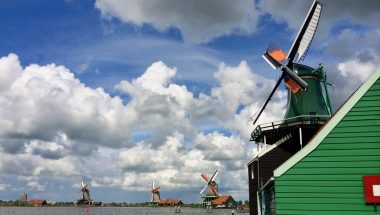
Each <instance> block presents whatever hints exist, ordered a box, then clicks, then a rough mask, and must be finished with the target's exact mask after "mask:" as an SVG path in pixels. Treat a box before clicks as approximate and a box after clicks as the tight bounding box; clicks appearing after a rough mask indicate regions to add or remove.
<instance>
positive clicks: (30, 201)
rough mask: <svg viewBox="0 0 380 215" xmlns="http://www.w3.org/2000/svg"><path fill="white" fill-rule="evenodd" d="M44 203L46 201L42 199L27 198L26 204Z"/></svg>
mask: <svg viewBox="0 0 380 215" xmlns="http://www.w3.org/2000/svg"><path fill="white" fill-rule="evenodd" d="M43 204H46V201H45V200H43V199H31V200H28V205H43Z"/></svg>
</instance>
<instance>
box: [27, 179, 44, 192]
mask: <svg viewBox="0 0 380 215" xmlns="http://www.w3.org/2000/svg"><path fill="white" fill-rule="evenodd" d="M26 186H28V187H30V188H32V189H34V190H37V191H44V190H45V187H46V186H45V185H42V184H40V183H38V181H30V182H28V183H27V184H26Z"/></svg>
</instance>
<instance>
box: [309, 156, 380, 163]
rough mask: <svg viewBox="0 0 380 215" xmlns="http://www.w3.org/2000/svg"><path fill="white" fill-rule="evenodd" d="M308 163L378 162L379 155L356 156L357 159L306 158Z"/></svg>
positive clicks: (347, 157) (345, 157) (340, 157)
mask: <svg viewBox="0 0 380 215" xmlns="http://www.w3.org/2000/svg"><path fill="white" fill-rule="evenodd" d="M307 160H308V161H328V162H336V161H344V162H350V161H370V162H372V161H374V162H377V161H380V155H377V156H365V157H363V156H360V157H359V156H358V157H352V156H336V157H331V156H328V157H308V159H307Z"/></svg>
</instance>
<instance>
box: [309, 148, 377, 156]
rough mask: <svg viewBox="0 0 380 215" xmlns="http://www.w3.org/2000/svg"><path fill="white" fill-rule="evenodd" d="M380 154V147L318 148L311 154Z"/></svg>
mask: <svg viewBox="0 0 380 215" xmlns="http://www.w3.org/2000/svg"><path fill="white" fill-rule="evenodd" d="M379 154H380V149H363V150H350V149H341V150H323V149H321V150H318V151H316V152H314V153H313V154H311V155H310V156H313V157H315V156H347V155H350V156H371V155H373V156H376V155H379Z"/></svg>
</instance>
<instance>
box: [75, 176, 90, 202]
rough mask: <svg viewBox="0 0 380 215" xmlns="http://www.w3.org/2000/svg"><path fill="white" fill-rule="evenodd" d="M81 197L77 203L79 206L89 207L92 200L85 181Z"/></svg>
mask: <svg viewBox="0 0 380 215" xmlns="http://www.w3.org/2000/svg"><path fill="white" fill-rule="evenodd" d="M80 192H81V197H80V199H79V200H78V201H77V205H89V204H91V199H90V190H89V189H88V184H84V183H83V181H82V183H81V190H80Z"/></svg>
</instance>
